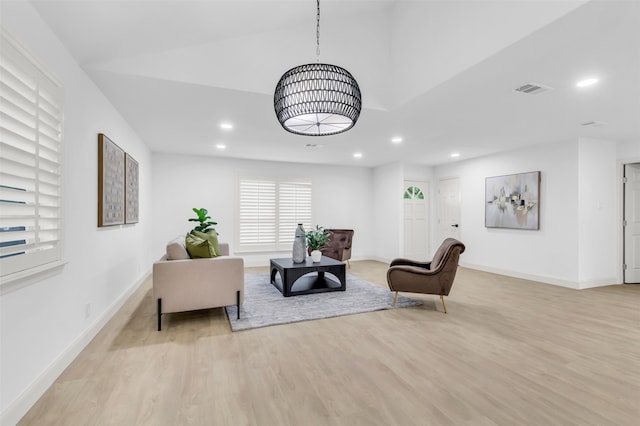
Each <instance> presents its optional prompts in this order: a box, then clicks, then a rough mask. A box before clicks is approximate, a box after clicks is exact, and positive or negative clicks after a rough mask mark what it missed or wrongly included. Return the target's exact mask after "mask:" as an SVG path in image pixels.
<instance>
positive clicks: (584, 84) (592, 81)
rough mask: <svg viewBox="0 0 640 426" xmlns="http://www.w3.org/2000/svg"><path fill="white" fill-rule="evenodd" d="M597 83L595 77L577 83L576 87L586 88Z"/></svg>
mask: <svg viewBox="0 0 640 426" xmlns="http://www.w3.org/2000/svg"><path fill="white" fill-rule="evenodd" d="M597 82H598V79H597V78H595V77H591V78H585V79H584V80H580V81H579V82H577V83H576V87H587V86H591V85H592V84H596V83H597Z"/></svg>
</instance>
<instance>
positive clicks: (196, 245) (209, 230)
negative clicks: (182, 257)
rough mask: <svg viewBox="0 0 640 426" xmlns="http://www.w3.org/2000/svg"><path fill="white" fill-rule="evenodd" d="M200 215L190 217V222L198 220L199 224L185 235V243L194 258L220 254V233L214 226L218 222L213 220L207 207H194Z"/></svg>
mask: <svg viewBox="0 0 640 426" xmlns="http://www.w3.org/2000/svg"><path fill="white" fill-rule="evenodd" d="M192 210H193V211H194V212H195V213H196V215H197V216H198V217H196V218H191V219H189V222H198V223H199V224H198V225H197V226H196V227H195V228H193V229H192V230H191V231H190V232H189V233H187V235H186V236H185V245H186V247H187V251H188V252H189V256H190V257H191V258H192V259H194V258H208V257H217V256H220V254H221V253H220V247H219V246H218V233H217V232H216V230H215V229H214V228H213V226H214V225H217V224H218V222H213V221H211V220H210V219H211V216H209V215H208V213H209V212H208V211H207V209H205V208H201V209H197V208H193V209H192Z"/></svg>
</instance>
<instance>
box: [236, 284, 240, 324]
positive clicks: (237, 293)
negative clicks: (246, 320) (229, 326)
mask: <svg viewBox="0 0 640 426" xmlns="http://www.w3.org/2000/svg"><path fill="white" fill-rule="evenodd" d="M236 306H237V307H238V319H240V290H238V291H236Z"/></svg>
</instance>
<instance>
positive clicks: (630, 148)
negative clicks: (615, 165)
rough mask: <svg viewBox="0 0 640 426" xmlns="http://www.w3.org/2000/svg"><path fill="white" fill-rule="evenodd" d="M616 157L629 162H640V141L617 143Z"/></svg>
mask: <svg viewBox="0 0 640 426" xmlns="http://www.w3.org/2000/svg"><path fill="white" fill-rule="evenodd" d="M616 158H618V159H619V160H628V161H626V162H629V163H640V141H634V142H625V143H620V142H619V143H618V144H617V152H616Z"/></svg>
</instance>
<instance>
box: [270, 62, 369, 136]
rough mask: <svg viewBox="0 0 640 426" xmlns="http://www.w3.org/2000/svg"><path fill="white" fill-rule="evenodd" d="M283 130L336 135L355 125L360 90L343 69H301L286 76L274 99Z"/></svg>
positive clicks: (309, 66)
mask: <svg viewBox="0 0 640 426" xmlns="http://www.w3.org/2000/svg"><path fill="white" fill-rule="evenodd" d="M273 105H274V108H275V112H276V116H277V117H278V121H279V122H280V124H281V125H282V127H283V128H284V129H285V130H287V131H289V132H291V133H296V134H299V135H309V136H323V135H334V134H337V133H342V132H344V131H347V130H349V129H350V128H352V127H353V126H354V124H356V121H358V117H359V116H360V109H361V108H362V97H361V94H360V87H358V83H357V82H356V80H355V78H353V76H352V75H351V73H349V71H347V70H345V69H344V68H341V67H338V66H336V65H329V64H320V63H316V64H307V65H300V66H297V67H295V68H292V69H290V70H289V71H287V72H285V73H284V74H283V75H282V77H281V78H280V81H278V84H277V86H276V90H275V94H274V96H273Z"/></svg>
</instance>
